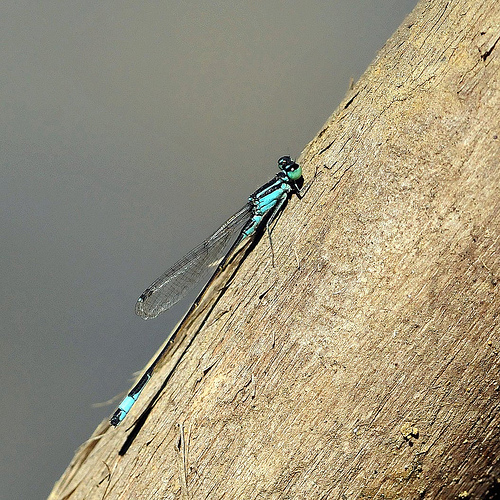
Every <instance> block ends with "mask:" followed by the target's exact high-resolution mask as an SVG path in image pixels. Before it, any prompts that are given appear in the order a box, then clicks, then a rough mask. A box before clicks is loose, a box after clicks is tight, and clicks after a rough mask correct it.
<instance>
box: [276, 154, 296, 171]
mask: <svg viewBox="0 0 500 500" xmlns="http://www.w3.org/2000/svg"><path fill="white" fill-rule="evenodd" d="M292 163H293V161H292V159H291V158H290V157H289V156H282V157H281V158H280V159H279V160H278V167H279V168H280V169H281V170H286V169H287V167H288V166H289V165H291V164H292Z"/></svg>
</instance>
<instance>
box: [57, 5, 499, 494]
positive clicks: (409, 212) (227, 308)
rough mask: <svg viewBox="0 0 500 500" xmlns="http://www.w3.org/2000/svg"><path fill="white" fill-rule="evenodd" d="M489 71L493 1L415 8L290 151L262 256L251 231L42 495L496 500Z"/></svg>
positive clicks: (494, 216)
mask: <svg viewBox="0 0 500 500" xmlns="http://www.w3.org/2000/svg"><path fill="white" fill-rule="evenodd" d="M499 80H500V3H499V2H498V0H484V1H471V0H456V1H444V0H440V1H438V0H436V1H433V2H430V1H421V2H420V3H419V4H418V5H417V7H416V8H415V10H414V12H413V13H412V14H411V15H410V16H409V17H408V18H407V19H406V20H405V21H404V23H403V24H402V26H401V27H400V28H399V30H398V31H397V32H396V33H395V34H394V36H393V37H392V38H391V39H390V40H389V41H388V42H387V44H386V45H385V47H384V48H383V49H382V51H381V52H380V54H379V55H378V56H377V58H376V59H375V61H374V63H373V64H372V65H371V66H370V68H369V69H368V70H367V72H366V73H365V75H364V76H363V77H362V78H361V79H360V81H359V82H358V83H357V84H356V85H355V86H354V88H353V89H352V90H350V91H349V94H348V95H347V96H346V98H345V100H344V101H343V102H342V104H341V105H340V107H339V108H338V110H337V111H336V112H335V113H334V114H333V116H332V117H331V118H330V119H329V120H328V122H327V124H326V125H325V126H324V128H323V129H322V130H321V132H320V133H319V134H318V136H317V137H316V138H315V139H314V140H313V141H312V142H311V143H310V144H309V145H308V146H307V147H306V149H305V150H304V152H303V154H302V155H301V157H300V159H299V162H300V163H301V165H302V166H303V168H304V171H305V173H304V175H305V178H306V181H308V180H310V179H313V181H312V184H311V186H310V189H309V191H308V192H307V194H306V196H305V197H304V198H303V199H302V200H297V199H296V198H294V199H292V200H291V202H290V203H289V206H288V208H287V210H286V211H285V212H284V214H283V216H282V217H281V218H280V220H279V222H278V223H277V225H276V227H275V228H274V231H273V248H274V263H275V266H274V267H273V265H272V259H271V253H270V248H269V244H268V241H267V238H266V237H264V238H262V240H261V242H260V243H259V244H258V245H257V247H256V248H255V249H254V250H253V251H252V252H251V253H250V254H249V255H248V256H247V258H246V259H245V260H244V261H242V262H241V264H240V265H239V266H238V267H237V268H236V267H233V271H236V270H237V272H236V273H235V275H234V278H233V280H232V282H231V285H230V286H229V288H228V289H227V291H226V293H221V294H220V295H218V296H217V298H216V299H213V298H209V299H207V301H206V303H205V304H200V306H199V308H198V309H197V311H198V312H197V314H196V315H193V316H192V320H190V322H188V324H187V325H186V326H185V327H184V328H183V329H182V331H180V332H179V334H178V335H177V337H176V339H175V343H174V346H173V348H172V354H171V355H170V356H169V358H168V359H166V360H165V362H164V363H163V364H162V366H161V367H160V369H159V370H158V371H157V372H156V373H155V375H154V377H153V379H152V381H151V383H150V384H149V385H148V386H147V387H146V389H145V390H144V392H143V394H142V395H141V398H140V399H139V401H138V403H137V404H136V405H135V407H134V409H133V410H132V411H131V412H130V414H129V415H128V417H127V419H126V420H125V421H124V422H123V423H122V424H121V425H120V426H119V427H118V428H116V429H115V428H112V427H110V426H109V424H108V422H107V421H106V422H103V423H102V424H101V425H100V426H99V427H98V429H97V430H96V432H95V433H94V436H93V437H92V438H91V439H90V440H89V441H87V442H86V443H85V444H83V445H82V446H81V447H80V449H79V450H78V451H77V453H76V456H75V458H74V459H73V461H72V463H71V464H70V466H69V467H68V469H67V471H66V472H65V473H64V475H63V476H62V478H61V479H60V480H59V481H58V483H57V484H56V485H55V487H54V490H53V492H52V494H51V497H50V498H51V499H80V498H82V499H83V498H85V499H94V498H95V499H102V498H106V499H115V498H121V499H125V498H127V499H129V498H130V499H131V498H137V499H153V498H154V499H156V498H158V499H160V498H161V499H174V498H182V499H199V498H210V499H212V498H214V499H219V498H224V499H230V498H238V499H253V498H255V499H285V498H290V499H292V498H293V499H306V498H307V499H327V498H328V499H330V498H331V499H338V498H346V499H352V498H408V499H415V498H493V497H495V495H498V494H499V492H500V483H499V481H500V466H499V459H498V457H499V455H500V426H499V423H500V418H499V414H500V412H499V409H500V385H499V359H498V353H499V350H500V339H499V337H498V331H499V328H498V322H499V315H500V300H499V288H500V286H499V285H498V280H499V275H500V258H499V243H500V241H499V239H500V191H499V186H500V169H499V159H500V138H499V135H500V125H499V124H500V119H499V118H500V83H499ZM313 177H314V178H313ZM235 265H236V263H235ZM216 286H218V285H216ZM167 378H168V383H167V384H164V387H163V388H162V384H163V382H164V381H165V380H167ZM160 389H161V390H160ZM157 391H159V394H158V398H157V399H156V400H154V404H153V406H152V407H151V408H149V410H150V411H148V412H146V413H144V410H145V409H146V408H147V406H148V403H149V402H150V401H151V400H152V399H153V398H154V396H155V393H156V392H157ZM141 413H142V414H143V418H140V415H141Z"/></svg>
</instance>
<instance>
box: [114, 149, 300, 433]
mask: <svg viewBox="0 0 500 500" xmlns="http://www.w3.org/2000/svg"><path fill="white" fill-rule="evenodd" d="M278 167H279V168H280V172H278V173H277V174H276V175H275V177H274V178H273V179H271V180H270V181H269V182H267V183H266V184H264V185H263V186H262V187H261V188H259V189H257V191H255V193H253V194H252V195H251V196H250V197H249V198H248V203H247V204H246V205H245V206H244V207H243V208H241V209H240V210H238V212H236V213H235V214H234V215H233V216H232V217H230V218H229V219H228V220H227V221H226V222H225V223H224V224H222V226H221V227H220V228H219V229H217V231H215V233H213V234H212V236H210V237H209V238H207V239H206V240H205V241H204V242H203V243H201V244H200V245H199V246H197V247H196V248H194V249H193V250H191V251H190V252H189V253H188V254H186V255H185V256H184V257H183V258H182V259H181V260H179V261H178V262H177V263H176V264H174V265H173V266H172V267H171V268H170V269H168V270H167V271H165V272H164V273H163V274H162V275H161V276H160V277H159V278H158V279H157V280H155V281H154V282H153V283H152V284H151V286H150V287H149V288H147V289H146V290H145V291H144V293H143V294H142V295H141V296H140V297H139V299H138V300H137V303H136V306H135V312H136V314H138V315H139V316H141V317H142V318H144V319H150V318H156V316H158V315H159V314H160V313H162V312H163V311H166V310H167V309H169V308H170V307H172V306H173V305H174V304H175V303H176V302H178V301H179V300H180V299H182V298H183V297H184V296H185V295H186V294H187V293H188V291H189V290H191V288H192V287H193V286H194V285H196V283H199V282H200V281H201V280H202V279H203V278H207V277H208V275H209V273H210V272H212V273H213V276H215V275H216V274H217V271H216V270H215V269H217V270H220V269H222V268H223V267H224V266H225V265H226V264H227V262H228V261H229V260H230V258H231V256H232V255H233V253H234V252H235V251H236V249H237V248H238V247H239V245H240V243H241V242H242V241H243V240H244V239H245V238H248V237H254V236H255V235H256V234H258V233H259V232H260V230H261V229H263V228H264V227H265V228H267V230H268V231H269V225H270V224H271V223H272V222H273V221H274V220H275V219H276V217H277V216H278V215H279V214H280V212H281V210H282V209H283V207H284V205H285V203H286V201H287V199H288V198H289V196H290V195H291V194H292V193H296V194H297V195H299V196H300V188H301V185H302V169H301V167H300V166H299V165H298V164H297V163H295V161H293V160H292V159H291V158H290V157H289V156H282V157H281V158H280V159H279V160H278ZM228 248H229V250H228V251H226V249H228ZM224 252H226V253H224ZM224 255H225V256H224ZM214 271H215V272H214ZM211 281H212V278H211V279H210V280H209V281H208V283H207V285H206V287H205V289H204V290H206V289H207V287H208V286H209V285H210V283H211ZM195 303H196V302H195ZM188 314H189V313H188ZM167 348H168V345H167V346H166V347H165V348H164V349H163V350H162V351H161V352H160V354H159V355H158V356H157V357H156V359H155V360H154V361H153V362H152V363H151V365H150V366H149V368H148V369H147V370H146V372H145V373H144V375H143V376H142V377H141V379H140V380H139V382H137V384H136V385H135V386H134V387H133V388H132V390H131V391H130V392H129V393H128V395H127V397H126V398H125V399H124V400H123V401H122V402H121V403H120V405H119V406H118V408H117V410H116V411H115V412H114V413H113V415H112V417H111V419H110V422H111V424H112V425H114V426H116V425H118V424H119V423H120V422H121V421H122V420H123V419H124V418H125V416H126V415H127V413H128V412H129V411H130V409H131V408H132V406H133V405H134V403H135V402H136V401H137V398H138V397H139V395H140V393H141V391H142V390H143V389H144V386H145V385H146V384H147V383H148V381H149V380H150V378H151V376H152V374H153V371H154V369H155V367H156V365H157V364H158V363H159V361H160V359H161V358H162V357H163V356H164V354H165V351H166V349H167Z"/></svg>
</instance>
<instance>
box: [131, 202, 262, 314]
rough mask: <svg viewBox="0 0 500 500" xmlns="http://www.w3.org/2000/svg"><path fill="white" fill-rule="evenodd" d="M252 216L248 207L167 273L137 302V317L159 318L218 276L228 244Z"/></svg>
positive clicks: (236, 214)
mask: <svg viewBox="0 0 500 500" xmlns="http://www.w3.org/2000/svg"><path fill="white" fill-rule="evenodd" d="M251 216H252V206H251V205H250V204H247V205H245V206H244V207H243V208H241V209H240V210H239V211H238V212H236V213H235V214H234V215H233V216H232V217H230V218H229V219H228V220H227V221H226V222H225V223H224V224H223V225H222V226H221V227H220V228H219V229H217V231H215V233H214V234H212V236H210V237H209V238H207V239H206V240H205V241H204V242H203V243H201V244H200V245H198V246H197V247H196V248H193V250H191V251H190V252H189V253H187V254H186V255H185V256H184V257H182V259H181V260H179V261H178V262H177V263H176V264H174V265H173V266H172V267H171V268H170V269H167V270H166V271H165V272H164V273H163V274H162V275H161V276H160V277H159V278H158V279H157V280H155V281H154V282H153V283H152V284H151V286H150V287H149V288H148V289H146V290H145V291H144V293H143V294H142V295H141V296H140V297H139V298H138V299H137V303H136V305H135V312H136V314H137V315H139V316H141V317H142V318H144V319H150V318H156V316H158V315H159V314H160V313H162V312H163V311H166V310H167V309H169V308H170V307H172V306H173V305H174V304H175V303H176V302H178V301H179V300H181V299H182V298H183V297H184V296H185V295H186V294H187V293H188V291H189V290H190V289H191V288H192V287H193V286H194V285H196V283H198V282H200V281H201V280H202V279H203V278H207V277H208V275H209V274H210V272H212V273H213V272H215V269H216V268H217V266H218V265H219V263H220V262H221V260H222V258H223V257H224V255H225V251H228V249H229V244H230V243H234V241H235V240H236V237H237V236H238V235H239V233H240V231H241V229H242V228H243V226H244V224H245V223H246V222H247V221H248V220H249V219H250V217H251Z"/></svg>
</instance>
